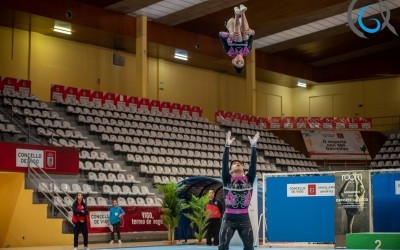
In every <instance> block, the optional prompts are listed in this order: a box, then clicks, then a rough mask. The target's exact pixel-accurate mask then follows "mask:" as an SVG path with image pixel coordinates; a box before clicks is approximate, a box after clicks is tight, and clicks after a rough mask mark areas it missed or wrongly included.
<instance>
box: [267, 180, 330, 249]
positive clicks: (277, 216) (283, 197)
mask: <svg viewBox="0 0 400 250" xmlns="http://www.w3.org/2000/svg"><path fill="white" fill-rule="evenodd" d="M334 183H335V177H334V176H268V177H267V179H266V204H265V205H266V211H265V213H266V221H267V225H266V227H267V228H266V237H267V240H268V241H269V242H321V243H332V242H334V238H335V216H334V212H335V190H334Z"/></svg>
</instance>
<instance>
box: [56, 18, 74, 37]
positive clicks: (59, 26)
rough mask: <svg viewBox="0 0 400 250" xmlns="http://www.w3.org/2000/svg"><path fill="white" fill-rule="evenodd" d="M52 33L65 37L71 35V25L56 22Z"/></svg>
mask: <svg viewBox="0 0 400 250" xmlns="http://www.w3.org/2000/svg"><path fill="white" fill-rule="evenodd" d="M53 31H54V32H58V33H63V34H67V35H71V34H72V32H71V24H70V23H66V22H61V21H56V22H55V23H54V27H53Z"/></svg>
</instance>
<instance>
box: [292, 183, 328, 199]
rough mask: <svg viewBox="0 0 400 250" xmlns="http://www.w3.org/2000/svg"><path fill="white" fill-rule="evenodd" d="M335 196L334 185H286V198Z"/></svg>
mask: <svg viewBox="0 0 400 250" xmlns="http://www.w3.org/2000/svg"><path fill="white" fill-rule="evenodd" d="M306 196H309V197H312V196H335V183H298V184H287V197H306Z"/></svg>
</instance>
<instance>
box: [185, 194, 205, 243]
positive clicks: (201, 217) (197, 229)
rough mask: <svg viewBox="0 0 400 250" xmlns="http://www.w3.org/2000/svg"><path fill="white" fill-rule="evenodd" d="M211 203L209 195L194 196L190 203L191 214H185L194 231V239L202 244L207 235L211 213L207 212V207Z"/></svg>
mask: <svg viewBox="0 0 400 250" xmlns="http://www.w3.org/2000/svg"><path fill="white" fill-rule="evenodd" d="M209 201H210V196H209V195H208V193H207V194H205V195H203V196H201V197H196V196H195V195H192V199H191V200H190V201H189V207H190V209H191V212H190V213H185V216H186V217H187V218H188V219H189V220H190V226H191V227H192V229H193V231H194V237H195V238H196V239H197V240H198V241H199V242H201V241H202V240H203V239H204V237H205V236H206V234H207V225H208V219H209V218H210V217H211V213H210V212H209V211H207V210H206V206H207V204H208V202H209Z"/></svg>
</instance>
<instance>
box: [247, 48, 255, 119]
mask: <svg viewBox="0 0 400 250" xmlns="http://www.w3.org/2000/svg"><path fill="white" fill-rule="evenodd" d="M256 86H257V85H256V49H255V48H254V46H253V49H252V50H251V54H250V55H249V56H246V105H247V108H246V111H247V113H248V114H251V115H256Z"/></svg>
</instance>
